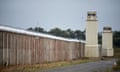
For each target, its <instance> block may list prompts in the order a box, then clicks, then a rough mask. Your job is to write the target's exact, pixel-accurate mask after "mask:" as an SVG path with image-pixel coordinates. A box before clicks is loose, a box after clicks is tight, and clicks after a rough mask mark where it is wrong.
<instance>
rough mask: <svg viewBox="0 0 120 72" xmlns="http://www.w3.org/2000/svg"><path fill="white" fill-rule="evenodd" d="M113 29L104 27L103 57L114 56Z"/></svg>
mask: <svg viewBox="0 0 120 72" xmlns="http://www.w3.org/2000/svg"><path fill="white" fill-rule="evenodd" d="M112 36H113V35H112V29H111V28H110V27H104V28H103V33H102V56H113V38H112Z"/></svg>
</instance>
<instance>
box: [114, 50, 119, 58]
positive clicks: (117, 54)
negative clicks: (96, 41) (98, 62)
mask: <svg viewBox="0 0 120 72" xmlns="http://www.w3.org/2000/svg"><path fill="white" fill-rule="evenodd" d="M114 58H119V59H120V48H114Z"/></svg>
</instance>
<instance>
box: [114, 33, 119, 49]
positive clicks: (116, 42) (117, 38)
mask: <svg viewBox="0 0 120 72" xmlns="http://www.w3.org/2000/svg"><path fill="white" fill-rule="evenodd" d="M113 45H114V48H120V31H114V32H113Z"/></svg>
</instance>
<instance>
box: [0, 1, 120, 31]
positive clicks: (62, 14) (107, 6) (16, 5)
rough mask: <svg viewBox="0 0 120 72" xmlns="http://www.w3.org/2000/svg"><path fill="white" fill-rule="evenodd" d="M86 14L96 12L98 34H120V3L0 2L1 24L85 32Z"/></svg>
mask: <svg viewBox="0 0 120 72" xmlns="http://www.w3.org/2000/svg"><path fill="white" fill-rule="evenodd" d="M87 11H97V19H98V23H99V31H102V28H103V27H104V26H110V27H112V28H113V30H120V26H119V25H120V14H119V13H120V0H0V24H3V25H9V26H13V27H18V28H24V29H26V28H29V27H36V26H40V27H43V28H44V29H45V30H49V29H51V28H54V27H59V28H61V29H68V28H71V29H72V30H76V29H77V30H84V29H85V27H86V16H87Z"/></svg>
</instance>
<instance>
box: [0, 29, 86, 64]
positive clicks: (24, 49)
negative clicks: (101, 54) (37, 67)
mask: <svg viewBox="0 0 120 72" xmlns="http://www.w3.org/2000/svg"><path fill="white" fill-rule="evenodd" d="M84 45H85V44H84V43H80V42H69V41H64V40H57V39H50V38H45V37H38V36H32V35H26V34H20V33H14V32H8V31H0V63H2V64H4V63H7V64H10V65H16V64H40V63H44V62H53V61H64V60H72V59H78V58H81V57H83V56H84Z"/></svg>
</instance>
